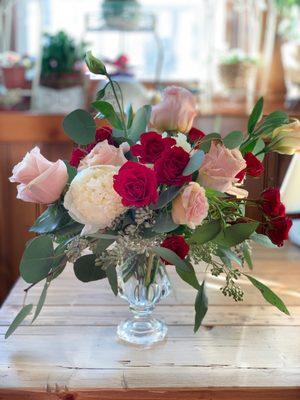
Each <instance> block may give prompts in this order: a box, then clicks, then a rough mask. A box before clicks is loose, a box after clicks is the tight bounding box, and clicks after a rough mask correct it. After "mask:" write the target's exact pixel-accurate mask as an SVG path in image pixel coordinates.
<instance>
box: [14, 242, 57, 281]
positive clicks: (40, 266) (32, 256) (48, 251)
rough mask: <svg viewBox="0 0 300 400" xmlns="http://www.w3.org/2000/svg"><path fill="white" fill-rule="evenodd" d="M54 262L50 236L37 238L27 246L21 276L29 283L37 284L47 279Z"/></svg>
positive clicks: (21, 266) (21, 264)
mask: <svg viewBox="0 0 300 400" xmlns="http://www.w3.org/2000/svg"><path fill="white" fill-rule="evenodd" d="M53 260H54V249H53V243H52V239H51V237H50V236H46V235H43V236H37V237H36V238H34V239H32V240H31V241H30V242H29V243H28V245H27V246H26V248H25V250H24V253H23V256H22V259H21V263H20V274H21V276H22V278H23V279H24V280H25V281H26V282H27V283H36V282H39V281H40V280H42V279H44V278H46V276H47V275H48V273H49V272H50V270H51V266H52V263H53Z"/></svg>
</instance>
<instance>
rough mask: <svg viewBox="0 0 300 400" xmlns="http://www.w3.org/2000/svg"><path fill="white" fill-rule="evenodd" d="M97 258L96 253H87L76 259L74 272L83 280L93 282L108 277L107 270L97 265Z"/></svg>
mask: <svg viewBox="0 0 300 400" xmlns="http://www.w3.org/2000/svg"><path fill="white" fill-rule="evenodd" d="M95 259H96V256H95V255H94V254H87V255H85V256H82V257H80V258H78V259H77V260H76V261H75V263H74V273H75V275H76V278H77V279H79V280H80V281H81V282H92V281H98V280H99V279H103V278H106V273H105V271H103V269H101V267H97V266H96V265H95Z"/></svg>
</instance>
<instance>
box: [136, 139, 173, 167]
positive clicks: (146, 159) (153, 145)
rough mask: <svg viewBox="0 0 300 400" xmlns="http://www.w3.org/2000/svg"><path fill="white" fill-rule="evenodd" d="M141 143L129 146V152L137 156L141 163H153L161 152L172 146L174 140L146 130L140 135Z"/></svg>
mask: <svg viewBox="0 0 300 400" xmlns="http://www.w3.org/2000/svg"><path fill="white" fill-rule="evenodd" d="M140 140H141V144H135V145H133V146H131V152H132V154H133V155H134V156H136V157H139V161H140V162H141V163H144V164H146V163H154V162H155V161H156V160H157V159H158V158H159V156H160V155H161V153H162V152H163V151H164V150H166V149H169V148H171V147H172V146H174V144H176V140H175V139H172V138H170V137H166V138H163V137H162V136H161V135H160V134H159V133H156V132H147V133H143V134H142V135H141V139H140Z"/></svg>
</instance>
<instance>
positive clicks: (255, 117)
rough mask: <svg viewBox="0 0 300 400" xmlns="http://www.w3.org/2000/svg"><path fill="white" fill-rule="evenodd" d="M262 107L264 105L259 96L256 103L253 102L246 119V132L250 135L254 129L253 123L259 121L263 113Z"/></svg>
mask: <svg viewBox="0 0 300 400" xmlns="http://www.w3.org/2000/svg"><path fill="white" fill-rule="evenodd" d="M263 107H264V99H263V97H261V98H260V99H259V100H258V101H257V103H256V104H255V106H254V108H253V110H252V112H251V114H250V117H249V120H248V133H249V135H251V133H252V132H253V131H254V128H255V125H256V124H257V123H258V122H259V120H260V119H261V117H262V115H263Z"/></svg>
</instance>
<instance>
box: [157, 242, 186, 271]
mask: <svg viewBox="0 0 300 400" xmlns="http://www.w3.org/2000/svg"><path fill="white" fill-rule="evenodd" d="M152 250H153V252H154V253H155V254H157V255H158V256H160V257H161V258H162V259H164V260H166V261H167V262H168V263H170V265H174V266H175V267H177V268H179V269H180V270H182V271H185V272H189V271H190V266H189V265H188V264H187V263H186V262H185V261H184V260H182V259H181V258H180V257H179V256H178V255H177V254H176V253H174V251H172V250H170V249H166V248H165V247H160V246H155V247H152Z"/></svg>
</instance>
